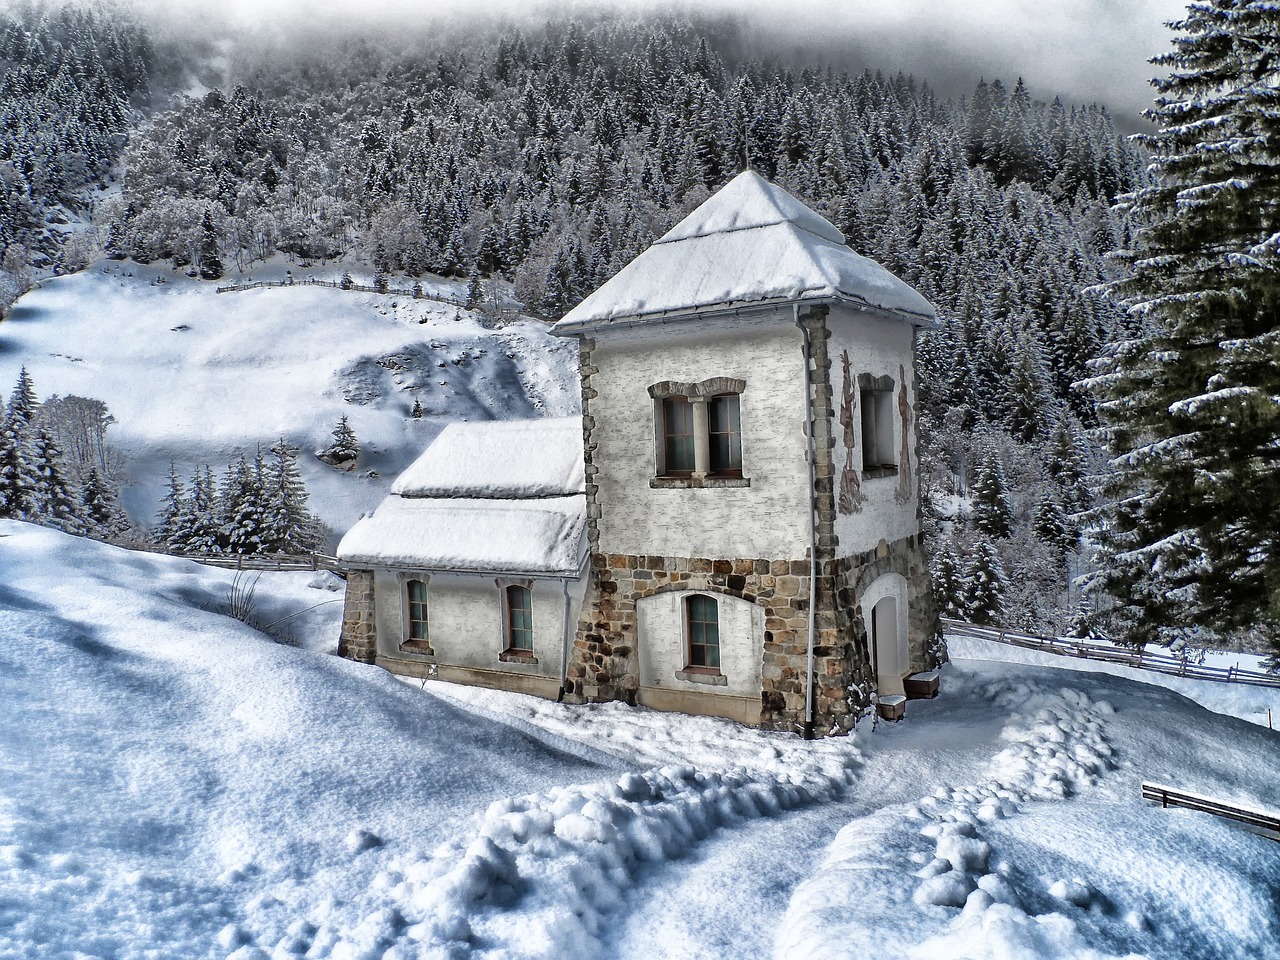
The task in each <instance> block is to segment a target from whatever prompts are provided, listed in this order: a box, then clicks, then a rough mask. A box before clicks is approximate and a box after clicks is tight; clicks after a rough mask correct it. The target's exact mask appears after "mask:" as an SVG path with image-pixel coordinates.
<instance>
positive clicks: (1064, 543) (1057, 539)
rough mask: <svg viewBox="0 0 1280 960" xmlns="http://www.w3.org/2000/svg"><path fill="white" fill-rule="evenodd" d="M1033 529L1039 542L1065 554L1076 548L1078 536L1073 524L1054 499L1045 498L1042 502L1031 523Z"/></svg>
mask: <svg viewBox="0 0 1280 960" xmlns="http://www.w3.org/2000/svg"><path fill="white" fill-rule="evenodd" d="M1031 529H1032V530H1033V531H1034V533H1035V535H1036V538H1037V539H1038V540H1040V541H1041V542H1043V543H1047V544H1049V545H1050V546H1051V547H1054V548H1056V549H1058V550H1060V551H1062V552H1063V553H1066V552H1067V551H1068V550H1074V549H1075V547H1076V536H1075V533H1074V531H1073V530H1072V528H1071V524H1070V522H1069V521H1068V520H1067V517H1066V514H1065V513H1064V512H1063V509H1062V507H1061V506H1060V505H1059V504H1058V502H1057V501H1056V500H1054V499H1053V497H1045V498H1044V499H1042V500H1041V501H1040V505H1039V506H1037V507H1036V513H1035V517H1034V518H1033V519H1032V522H1031Z"/></svg>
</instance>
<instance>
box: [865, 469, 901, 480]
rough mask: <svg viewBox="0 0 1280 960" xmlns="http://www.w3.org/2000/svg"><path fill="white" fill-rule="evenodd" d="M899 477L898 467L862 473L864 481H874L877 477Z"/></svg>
mask: <svg viewBox="0 0 1280 960" xmlns="http://www.w3.org/2000/svg"><path fill="white" fill-rule="evenodd" d="M897 475H898V468H897V467H872V468H871V469H870V470H863V471H862V479H863V480H874V479H876V478H877V477H896V476H897Z"/></svg>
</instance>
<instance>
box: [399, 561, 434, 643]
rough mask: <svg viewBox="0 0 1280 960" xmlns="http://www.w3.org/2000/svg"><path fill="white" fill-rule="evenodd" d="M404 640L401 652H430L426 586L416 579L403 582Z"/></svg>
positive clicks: (422, 581)
mask: <svg viewBox="0 0 1280 960" xmlns="http://www.w3.org/2000/svg"><path fill="white" fill-rule="evenodd" d="M404 591H405V639H404V642H403V643H402V644H400V647H401V649H402V650H415V651H420V652H427V653H430V652H431V634H430V627H429V624H428V618H427V584H426V581H425V580H419V579H416V578H413V579H409V580H406V581H405V582H404Z"/></svg>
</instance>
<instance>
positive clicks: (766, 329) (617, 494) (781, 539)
mask: <svg viewBox="0 0 1280 960" xmlns="http://www.w3.org/2000/svg"><path fill="white" fill-rule="evenodd" d="M593 361H594V362H595V363H596V364H597V365H598V366H599V368H600V370H601V374H600V375H598V376H597V377H596V378H595V379H594V384H595V389H596V390H597V396H596V397H595V398H594V399H593V400H592V403H591V415H592V417H594V418H595V421H596V424H597V428H598V430H597V432H598V436H599V446H598V448H597V450H596V452H595V462H596V464H597V465H598V466H599V467H600V468H601V469H600V473H599V475H598V478H597V483H598V484H599V487H600V491H599V501H600V502H601V503H602V504H607V505H608V509H606V510H604V511H603V516H602V517H601V519H600V524H599V531H600V539H599V545H598V548H597V549H598V550H599V551H600V552H602V553H614V554H656V555H661V556H677V557H678V556H686V557H687V556H700V557H788V558H799V557H803V556H804V555H805V551H806V550H807V549H808V546H809V535H808V510H809V507H808V499H807V494H806V491H807V484H808V473H807V465H806V461H805V433H804V431H805V410H806V400H805V394H804V361H803V352H802V344H801V335H800V331H799V330H798V329H797V328H796V327H795V325H794V322H793V320H792V314H791V311H790V310H789V309H778V310H776V311H773V312H772V316H769V315H766V316H763V317H762V316H756V317H753V318H752V319H751V321H750V322H749V323H747V322H745V321H742V320H738V319H736V318H733V317H730V318H722V319H719V320H711V319H707V320H706V321H704V322H701V323H698V324H683V325H678V326H676V325H673V326H669V327H667V326H661V327H659V328H657V329H653V328H646V329H643V330H641V331H632V332H627V333H618V334H614V335H612V336H610V337H609V339H608V340H607V341H606V340H604V339H601V340H600V341H599V343H598V344H597V346H596V349H595V351H594V353H593ZM710 377H731V378H735V379H740V380H743V381H745V382H746V387H745V389H744V390H743V391H742V394H741V398H740V404H741V420H742V472H743V476H744V477H745V479H746V480H747V481H749V484H750V485H749V486H740V487H718V488H715V489H688V488H676V489H671V488H661V487H660V488H657V489H655V488H654V487H652V486H651V485H650V481H652V480H653V479H654V478H655V476H656V475H657V443H658V442H659V438H658V437H657V435H656V419H655V412H654V404H655V401H654V400H653V399H652V398H651V397H650V395H649V392H648V390H649V387H650V386H651V385H653V384H656V383H660V382H662V381H668V380H673V381H689V382H696V381H702V380H704V379H707V378H710Z"/></svg>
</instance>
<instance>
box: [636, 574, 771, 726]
mask: <svg viewBox="0 0 1280 960" xmlns="http://www.w3.org/2000/svg"><path fill="white" fill-rule="evenodd" d="M695 595H701V596H706V597H711V598H712V599H713V600H715V601H716V605H717V608H718V613H719V617H720V678H721V679H722V681H723V682H721V683H712V682H711V681H710V678H708V677H702V676H699V675H698V674H696V673H689V672H687V671H686V670H685V667H686V659H687V657H686V652H685V651H686V649H687V638H686V637H685V612H684V611H685V608H684V605H685V601H686V600H687V599H688V598H689V597H691V596H695ZM636 620H637V630H636V633H637V637H636V653H637V654H638V656H639V658H640V689H641V700H642V701H643V699H644V691H645V690H646V689H667V690H685V691H688V692H690V693H703V694H713V695H717V696H731V697H746V698H749V699H751V700H755V699H756V698H758V697H759V695H760V645H761V644H762V643H763V642H764V611H763V609H761V607H760V606H759V605H758V604H755V603H748V602H747V601H745V600H742V599H739V598H738V597H731V596H729V595H727V594H723V593H713V592H709V591H706V590H688V591H684V590H673V591H670V592H667V593H659V594H655V595H654V596H652V597H644V598H642V599H641V600H639V601H638V602H637V603H636Z"/></svg>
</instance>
